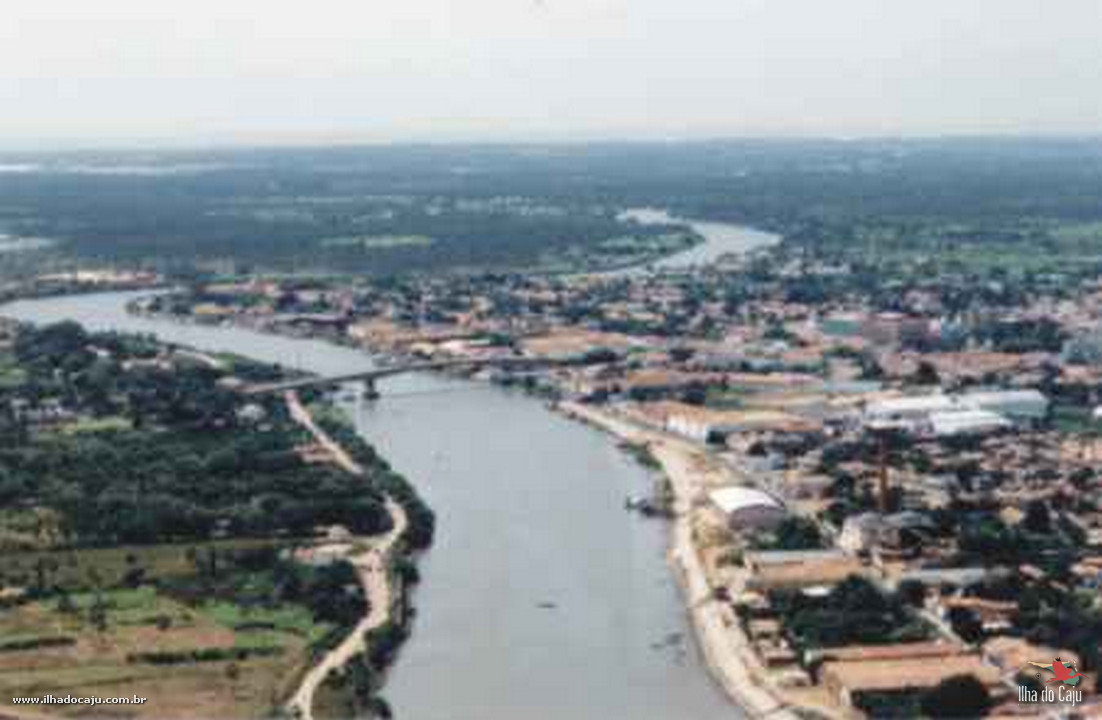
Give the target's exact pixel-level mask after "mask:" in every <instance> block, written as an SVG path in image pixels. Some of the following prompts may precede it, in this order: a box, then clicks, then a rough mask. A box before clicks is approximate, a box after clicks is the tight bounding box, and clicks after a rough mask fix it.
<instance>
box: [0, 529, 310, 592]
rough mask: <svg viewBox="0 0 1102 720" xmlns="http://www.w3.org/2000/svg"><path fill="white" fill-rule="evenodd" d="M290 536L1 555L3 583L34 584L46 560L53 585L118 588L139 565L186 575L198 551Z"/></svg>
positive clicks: (157, 574)
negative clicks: (39, 569)
mask: <svg viewBox="0 0 1102 720" xmlns="http://www.w3.org/2000/svg"><path fill="white" fill-rule="evenodd" d="M290 542H292V541H290V540H288V539H282V540H272V539H235V540H215V541H210V542H204V543H201V544H194V543H184V544H171V545H140V546H123V547H118V548H92V549H81V550H58V551H41V552H3V553H0V584H4V583H5V582H6V584H9V585H30V584H31V583H32V582H33V581H34V579H35V577H34V576H35V574H36V573H37V572H38V566H39V564H40V563H45V564H46V565H47V567H48V568H49V571H48V572H49V580H50V582H52V583H55V584H57V585H61V586H63V587H69V588H73V587H76V588H81V587H87V588H91V587H94V586H97V585H98V586H100V587H112V586H114V585H118V584H120V583H122V581H123V579H124V578H125V577H126V574H127V573H128V572H130V571H131V570H132V569H133V568H135V567H142V568H144V569H145V576H146V578H147V580H165V579H170V578H174V577H184V576H188V575H191V574H193V573H194V572H195V560H194V559H193V558H194V556H195V554H196V553H197V552H200V551H201V552H202V553H206V552H207V551H208V550H210V549H214V550H215V551H216V552H219V553H232V552H234V551H237V550H249V549H255V548H263V547H272V546H280V545H286V544H289V543H290Z"/></svg>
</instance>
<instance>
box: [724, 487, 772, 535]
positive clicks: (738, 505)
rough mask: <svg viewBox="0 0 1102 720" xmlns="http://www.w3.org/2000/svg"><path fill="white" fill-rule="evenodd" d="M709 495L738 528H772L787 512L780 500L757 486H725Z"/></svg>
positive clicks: (733, 526) (728, 520)
mask: <svg viewBox="0 0 1102 720" xmlns="http://www.w3.org/2000/svg"><path fill="white" fill-rule="evenodd" d="M708 497H709V499H710V500H711V501H712V503H713V504H714V505H715V506H716V507H717V508H719V509H720V511H721V512H723V514H724V515H725V516H726V518H727V522H728V523H729V524H730V525H731V527H732V528H734V529H736V530H772V529H773V528H775V527H777V525H779V524H780V522H781V521H782V520H784V518H785V516H786V514H787V513H786V512H785V509H784V505H783V504H782V503H781V502H780V500H777V499H776V498H775V497H773V496H772V495H770V494H768V493H766V492H762V491H761V490H757V489H755V488H750V487H741V486H731V487H725V488H721V489H719V490H715V491H713V492H712V493H711V494H710V495H709V496H708Z"/></svg>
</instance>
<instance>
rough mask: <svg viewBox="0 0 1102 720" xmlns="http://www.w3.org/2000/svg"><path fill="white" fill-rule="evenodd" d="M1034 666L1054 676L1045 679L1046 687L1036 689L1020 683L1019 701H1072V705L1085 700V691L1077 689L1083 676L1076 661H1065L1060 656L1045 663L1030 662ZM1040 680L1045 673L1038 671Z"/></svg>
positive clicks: (1037, 674)
mask: <svg viewBox="0 0 1102 720" xmlns="http://www.w3.org/2000/svg"><path fill="white" fill-rule="evenodd" d="M1029 664H1030V665H1032V666H1033V667H1036V668H1040V669H1041V670H1046V671H1048V672H1049V673H1051V674H1052V677H1050V678H1048V679H1047V680H1044V683H1045V684H1044V687H1042V688H1040V689H1035V688H1031V687H1028V686H1026V685H1018V702H1022V703H1038V702H1055V701H1059V702H1070V703H1071V704H1072V705H1074V704H1075V703H1078V702H1082V701H1083V691H1082V690H1079V689H1076V688H1078V686H1079V683H1080V681H1081V680H1082V679H1083V676H1082V675H1080V674H1079V670H1078V669H1077V668H1076V667H1075V663H1074V662H1063V661H1062V660H1060V658H1056V659H1055V660H1053V661H1052V663H1049V664H1045V663H1040V662H1032V661H1030V663H1029ZM1036 677H1037V679H1038V680H1041V679H1044V677H1045V675H1044V674H1043V673H1036Z"/></svg>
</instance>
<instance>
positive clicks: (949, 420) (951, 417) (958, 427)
mask: <svg viewBox="0 0 1102 720" xmlns="http://www.w3.org/2000/svg"><path fill="white" fill-rule="evenodd" d="M1010 424H1011V423H1010V421H1009V420H1007V419H1006V418H1004V417H1003V416H1002V415H999V414H998V413H993V412H988V411H987V410H956V411H953V412H938V413H931V414H930V425H931V426H932V427H933V430H934V434H935V435H966V434H969V433H980V432H991V431H994V430H1001V429H1002V428H1005V427H1009V426H1010Z"/></svg>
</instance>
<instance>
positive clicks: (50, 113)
mask: <svg viewBox="0 0 1102 720" xmlns="http://www.w3.org/2000/svg"><path fill="white" fill-rule="evenodd" d="M1100 33H1102V2H1099V0H305V1H302V0H300V1H297V2H295V1H292V0H187V1H186V2H182V1H178V0H3V3H2V7H0V145H3V146H13V145H19V144H27V143H33V144H36V145H39V144H48V143H49V142H51V141H53V140H56V139H67V140H69V141H98V142H118V141H135V140H136V141H142V142H159V141H176V142H188V143H196V142H198V143H206V142H213V141H219V142H222V141H238V142H273V141H292V142H294V141H324V140H361V141H385V140H495V139H501V140H524V139H530V140H548V139H583V138H584V139H591V138H618V137H631V138H681V137H702V136H707V137H716V136H739V135H758V136H760V135H884V134H942V133H960V132H985V133H986V132H1000V133H1001V132H1025V133H1034V132H1040V133H1091V134H1094V133H1099V132H1102V50H1100V47H1102V39H1100V38H1102V34H1100Z"/></svg>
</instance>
